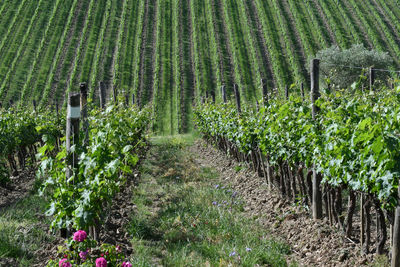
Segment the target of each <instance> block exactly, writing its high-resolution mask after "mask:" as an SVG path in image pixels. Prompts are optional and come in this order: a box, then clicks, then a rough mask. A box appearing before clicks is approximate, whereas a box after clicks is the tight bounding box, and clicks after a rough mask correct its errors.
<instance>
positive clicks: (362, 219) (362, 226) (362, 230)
mask: <svg viewBox="0 0 400 267" xmlns="http://www.w3.org/2000/svg"><path fill="white" fill-rule="evenodd" d="M364 233H365V213H364V194H362V193H361V196H360V246H361V248H362V247H363V246H364V242H365V239H364Z"/></svg>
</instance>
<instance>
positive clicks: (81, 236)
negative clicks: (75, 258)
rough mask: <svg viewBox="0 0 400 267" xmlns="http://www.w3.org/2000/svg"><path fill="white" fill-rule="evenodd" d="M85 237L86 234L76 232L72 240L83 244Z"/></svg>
mask: <svg viewBox="0 0 400 267" xmlns="http://www.w3.org/2000/svg"><path fill="white" fill-rule="evenodd" d="M86 237H87V234H86V232H85V231H83V230H78V231H77V232H75V233H74V240H75V241H77V242H83V241H84V240H85V239H86Z"/></svg>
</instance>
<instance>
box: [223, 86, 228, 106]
mask: <svg viewBox="0 0 400 267" xmlns="http://www.w3.org/2000/svg"><path fill="white" fill-rule="evenodd" d="M221 96H222V101H223V102H224V103H226V102H228V99H227V97H226V91H225V85H222V86H221Z"/></svg>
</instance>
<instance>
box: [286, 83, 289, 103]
mask: <svg viewBox="0 0 400 267" xmlns="http://www.w3.org/2000/svg"><path fill="white" fill-rule="evenodd" d="M285 97H286V100H289V87H288V86H287V85H286V86H285Z"/></svg>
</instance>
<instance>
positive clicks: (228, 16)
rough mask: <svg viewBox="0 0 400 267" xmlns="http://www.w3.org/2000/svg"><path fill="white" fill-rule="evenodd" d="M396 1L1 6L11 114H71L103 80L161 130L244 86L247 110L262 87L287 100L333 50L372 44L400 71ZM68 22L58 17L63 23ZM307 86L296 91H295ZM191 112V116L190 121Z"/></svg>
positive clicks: (0, 48)
mask: <svg viewBox="0 0 400 267" xmlns="http://www.w3.org/2000/svg"><path fill="white" fill-rule="evenodd" d="M395 6H396V4H395V3H393V1H381V0H369V1H366V2H365V3H362V4H361V3H360V2H357V1H354V0H349V1H336V0H329V1H321V0H311V1H293V0H284V1H276V0H268V1H261V0H251V1H245V2H235V1H231V0H224V1H215V0H207V1H199V0H195V1H187V0H171V1H167V2H163V1H162V2H158V1H148V0H147V1H133V0H123V1H116V0H113V1H104V0H101V1H83V2H82V1H75V0H74V1H69V2H65V3H64V2H63V1H59V0H57V1H52V2H49V1H39V2H38V3H36V2H35V3H33V2H32V1H26V0H24V1H19V2H15V1H14V2H12V1H11V2H10V1H3V2H2V3H0V14H1V17H0V34H1V37H0V57H1V58H2V60H1V61H0V78H1V79H0V80H1V82H0V96H1V97H2V99H5V100H4V101H3V103H2V104H3V106H6V107H7V106H8V105H9V100H13V102H16V101H18V100H20V107H22V106H23V105H26V104H27V103H28V104H30V103H31V102H32V100H35V101H36V102H38V103H40V105H41V106H42V107H43V106H45V105H48V104H52V105H53V104H54V102H58V103H59V104H60V105H61V104H62V103H63V104H64V105H66V100H65V95H66V94H65V93H66V92H68V91H71V90H72V85H73V84H77V83H78V82H81V81H82V82H87V83H88V84H89V86H90V96H91V97H93V96H94V95H95V92H96V91H97V90H96V88H97V86H98V85H99V82H100V81H104V82H105V84H106V85H107V87H108V92H107V97H111V95H112V92H113V90H114V88H115V89H116V90H119V91H121V92H122V91H124V92H126V93H128V92H129V93H134V94H135V96H136V101H137V103H139V105H140V106H144V105H146V104H147V103H150V102H151V103H153V104H154V114H155V118H156V122H155V128H154V129H157V130H158V131H159V132H162V133H175V132H179V131H181V130H187V129H188V128H190V117H191V113H192V112H191V104H192V102H193V101H194V99H201V98H200V97H198V96H202V95H206V94H207V93H213V94H215V95H216V97H217V99H219V101H220V99H221V97H220V92H219V90H215V89H214V88H220V86H221V85H225V86H226V88H227V92H228V94H232V92H233V90H232V89H233V85H234V84H235V83H236V84H237V85H238V86H239V88H242V90H243V91H242V95H243V96H244V99H245V101H248V102H251V101H253V100H254V99H257V98H259V97H260V96H261V95H262V90H261V87H262V84H261V79H264V80H265V81H266V83H267V85H268V87H273V88H278V90H277V91H279V92H281V93H282V92H283V90H284V88H285V87H286V86H289V87H290V86H291V84H292V83H294V82H296V83H300V82H305V83H307V82H308V80H307V75H306V66H305V62H307V61H308V59H309V58H310V57H312V56H315V54H316V53H317V52H318V51H319V50H320V49H323V48H327V47H329V46H331V45H338V46H340V48H342V49H344V48H349V47H350V46H351V45H352V44H353V43H362V44H364V45H365V46H368V47H369V48H376V49H378V50H381V51H386V50H387V51H388V52H389V53H390V55H391V56H392V57H393V58H394V61H395V62H397V63H398V62H399V59H398V55H399V54H400V47H399V45H398V43H397V39H398V37H399V35H398V33H397V32H398V30H399V29H400V24H399V22H398V20H397V19H396V18H397V17H398V15H399V14H400V12H399V11H398V9H397V8H395ZM56 18H57V19H56ZM293 88H295V87H293ZM186 113H188V115H186Z"/></svg>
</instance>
